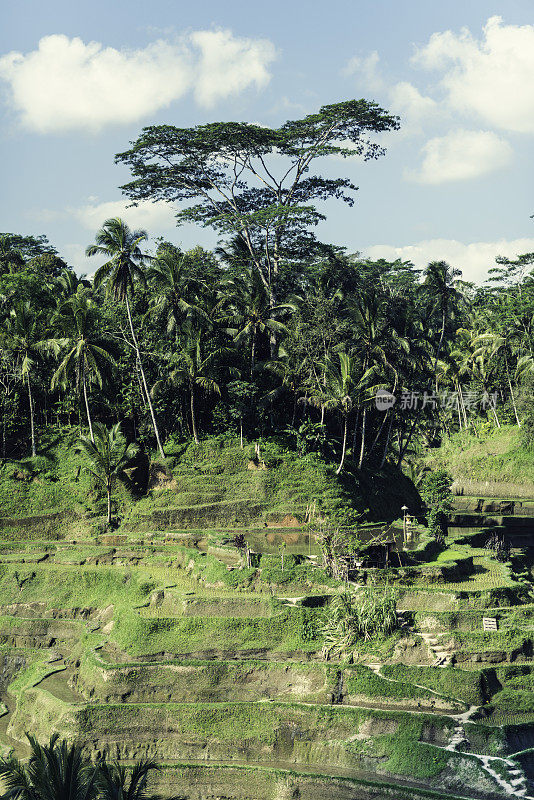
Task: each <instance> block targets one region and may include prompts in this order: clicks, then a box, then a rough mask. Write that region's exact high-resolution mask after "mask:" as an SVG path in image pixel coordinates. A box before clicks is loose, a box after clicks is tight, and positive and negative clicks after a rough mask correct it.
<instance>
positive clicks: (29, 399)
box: [26, 373, 37, 457]
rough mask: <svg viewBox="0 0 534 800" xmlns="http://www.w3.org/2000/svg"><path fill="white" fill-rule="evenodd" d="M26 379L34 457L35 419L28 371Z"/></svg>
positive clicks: (35, 453) (35, 451) (33, 454)
mask: <svg viewBox="0 0 534 800" xmlns="http://www.w3.org/2000/svg"><path fill="white" fill-rule="evenodd" d="M26 381H27V383H28V405H29V407H30V431H31V438H32V456H33V457H35V456H36V455H37V450H36V448H35V421H34V419H33V396H32V385H31V382H30V375H29V373H26Z"/></svg>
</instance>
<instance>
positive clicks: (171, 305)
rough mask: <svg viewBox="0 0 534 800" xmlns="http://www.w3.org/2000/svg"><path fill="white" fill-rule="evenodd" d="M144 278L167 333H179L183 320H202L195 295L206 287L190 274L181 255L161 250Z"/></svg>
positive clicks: (201, 310)
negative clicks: (149, 286)
mask: <svg viewBox="0 0 534 800" xmlns="http://www.w3.org/2000/svg"><path fill="white" fill-rule="evenodd" d="M148 279H149V281H150V284H151V286H152V289H153V292H154V300H153V304H154V309H155V311H156V312H160V313H163V314H164V315H165V317H166V319H167V330H168V332H169V333H176V332H177V331H179V330H180V328H181V326H182V325H183V323H184V322H186V321H192V320H195V319H196V318H199V319H200V320H201V321H205V320H206V312H205V311H204V310H203V309H202V308H201V306H200V305H199V296H200V295H201V293H202V292H203V291H204V290H205V289H206V288H207V287H206V284H205V283H204V281H202V280H201V279H200V278H198V277H197V276H195V275H193V274H192V272H191V268H190V264H189V260H188V258H187V255H186V254H185V253H180V252H179V251H177V250H176V249H175V248H170V247H167V248H163V250H162V251H161V252H158V255H157V257H156V258H155V259H154V261H152V263H151V264H150V268H149V270H148Z"/></svg>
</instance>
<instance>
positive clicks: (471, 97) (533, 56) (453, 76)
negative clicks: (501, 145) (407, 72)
mask: <svg viewBox="0 0 534 800" xmlns="http://www.w3.org/2000/svg"><path fill="white" fill-rule="evenodd" d="M414 62H415V63H417V64H420V65H421V66H423V67H425V68H427V69H435V70H440V71H443V73H444V74H443V76H442V78H441V86H442V87H443V89H444V90H445V93H446V98H447V101H448V102H449V104H450V105H451V106H452V107H453V108H455V109H457V110H459V111H461V112H464V113H469V114H473V113H474V114H476V115H478V116H479V117H481V118H482V119H483V120H485V121H486V123H489V124H490V125H493V126H495V127H498V128H502V129H504V130H509V131H517V132H521V133H527V132H532V131H534V91H533V86H534V25H504V24H503V22H502V19H501V17H491V18H490V19H488V22H487V23H486V25H485V27H484V31H483V38H482V39H481V40H480V41H479V40H477V39H476V38H474V37H473V35H472V34H471V32H470V31H469V30H468V29H467V28H464V29H463V30H462V31H461V33H459V34H456V33H453V32H452V31H450V30H449V31H445V32H443V33H434V34H433V35H432V36H431V37H430V40H429V42H428V44H427V45H426V46H425V47H423V48H420V49H419V50H418V51H417V52H416V54H415V56H414Z"/></svg>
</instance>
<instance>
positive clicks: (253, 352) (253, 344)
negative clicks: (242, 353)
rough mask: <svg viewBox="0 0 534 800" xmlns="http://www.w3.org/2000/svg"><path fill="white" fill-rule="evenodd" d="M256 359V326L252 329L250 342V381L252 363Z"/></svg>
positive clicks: (252, 370)
mask: <svg viewBox="0 0 534 800" xmlns="http://www.w3.org/2000/svg"><path fill="white" fill-rule="evenodd" d="M255 359H256V326H255V325H254V327H253V328H252V341H251V343H250V380H252V373H253V372H254V361H255Z"/></svg>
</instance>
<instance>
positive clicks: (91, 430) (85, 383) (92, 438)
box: [82, 370, 95, 444]
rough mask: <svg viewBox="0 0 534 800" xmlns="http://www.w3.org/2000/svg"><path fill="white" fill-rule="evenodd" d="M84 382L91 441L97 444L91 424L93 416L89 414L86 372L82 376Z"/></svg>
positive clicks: (84, 397) (84, 396)
mask: <svg viewBox="0 0 534 800" xmlns="http://www.w3.org/2000/svg"><path fill="white" fill-rule="evenodd" d="M82 381H83V399H84V400H85V411H86V413H87V422H88V424H89V435H90V437H91V441H92V443H93V444H94V443H95V437H94V436H93V424H92V422H91V414H90V413H89V400H88V399H87V382H86V380H85V370H84V371H83V376H82Z"/></svg>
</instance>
